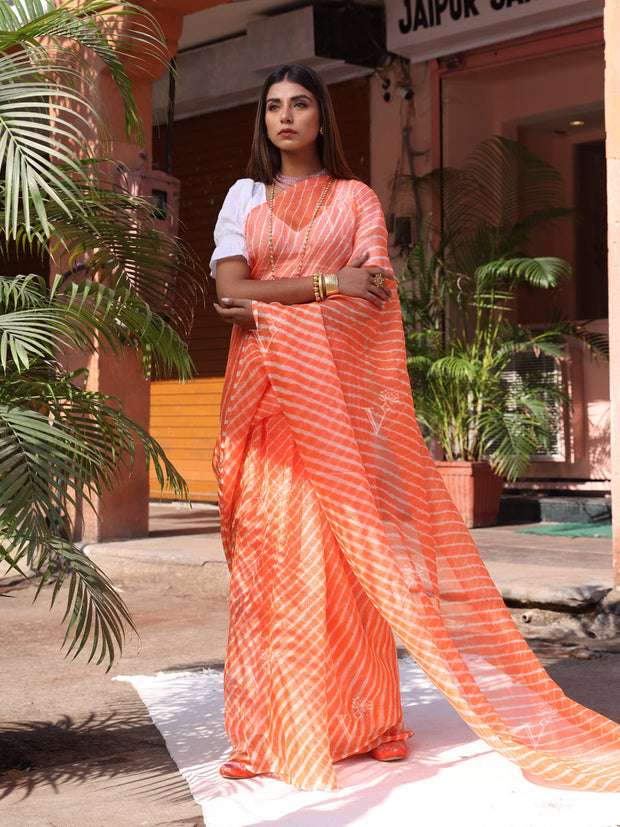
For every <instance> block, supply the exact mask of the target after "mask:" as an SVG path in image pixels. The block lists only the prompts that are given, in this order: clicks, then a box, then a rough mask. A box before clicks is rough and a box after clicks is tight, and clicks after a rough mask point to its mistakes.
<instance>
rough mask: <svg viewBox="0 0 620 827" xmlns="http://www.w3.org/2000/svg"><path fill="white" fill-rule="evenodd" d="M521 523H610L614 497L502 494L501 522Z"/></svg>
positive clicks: (505, 523)
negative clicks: (612, 498)
mask: <svg viewBox="0 0 620 827" xmlns="http://www.w3.org/2000/svg"><path fill="white" fill-rule="evenodd" d="M521 522H527V523H536V522H542V523H584V524H590V523H591V524H608V523H610V522H611V498H610V497H608V496H599V497H583V496H566V495H563V496H543V495H540V494H522V493H518V494H516V493H515V494H510V493H507V494H504V495H502V499H501V502H500V507H499V515H498V523H499V524H501V525H507V524H510V523H521Z"/></svg>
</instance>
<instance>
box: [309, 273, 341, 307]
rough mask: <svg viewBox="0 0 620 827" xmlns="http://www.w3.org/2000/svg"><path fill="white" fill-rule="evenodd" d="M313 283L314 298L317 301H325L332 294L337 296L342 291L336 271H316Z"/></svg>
mask: <svg viewBox="0 0 620 827" xmlns="http://www.w3.org/2000/svg"><path fill="white" fill-rule="evenodd" d="M312 284H313V286H314V299H315V301H317V302H323V301H325V299H328V298H329V297H330V296H335V295H336V294H337V293H339V292H340V285H339V284H338V276H337V275H336V273H314V275H313V276H312Z"/></svg>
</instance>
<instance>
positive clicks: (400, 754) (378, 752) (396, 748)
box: [370, 741, 407, 761]
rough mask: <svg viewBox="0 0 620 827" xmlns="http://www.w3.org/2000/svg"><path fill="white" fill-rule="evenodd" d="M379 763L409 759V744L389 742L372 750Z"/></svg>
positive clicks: (372, 754)
mask: <svg viewBox="0 0 620 827" xmlns="http://www.w3.org/2000/svg"><path fill="white" fill-rule="evenodd" d="M370 754H371V756H372V757H373V758H375V759H376V760H377V761H402V760H403V758H406V757H407V744H405V742H404V741H388V742H387V744H381V746H379V747H375V748H374V749H371V750H370Z"/></svg>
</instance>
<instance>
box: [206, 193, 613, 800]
mask: <svg viewBox="0 0 620 827" xmlns="http://www.w3.org/2000/svg"><path fill="white" fill-rule="evenodd" d="M324 183H325V179H315V180H313V181H306V182H304V183H303V184H301V185H298V186H297V187H294V188H291V189H290V190H286V191H285V193H283V195H282V196H280V197H279V198H278V199H276V201H275V204H274V218H273V246H274V251H275V252H276V253H277V255H276V256H275V259H274V260H275V269H276V272H275V275H276V277H278V273H282V274H286V273H289V274H290V272H295V267H294V266H293V264H294V262H295V260H296V257H297V258H298V256H299V250H300V249H301V246H302V243H303V237H304V236H305V232H306V227H307V225H308V222H309V220H310V217H311V214H312V207H313V206H314V204H316V201H317V200H318V198H319V197H320V193H321V191H322V188H323V186H324ZM267 216H268V213H267V207H266V206H265V205H261V206H259V207H256V208H254V209H253V210H252V211H251V212H250V214H249V216H248V219H247V224H246V234H247V240H248V251H249V255H250V265H251V272H252V277H254V278H267V277H269V276H270V261H269V244H268V235H266V233H267V224H268V220H267ZM300 239H301V240H300ZM362 253H367V254H368V258H367V260H366V264H368V265H371V264H373V265H380V266H382V267H385V268H386V269H387V268H389V261H388V258H387V253H386V235H385V227H384V224H383V217H382V214H381V209H380V206H379V203H378V201H377V199H376V196H374V193H372V191H371V190H369V189H368V188H367V187H365V186H364V185H362V184H360V183H359V182H350V181H337V182H334V185H333V186H332V189H331V191H330V193H329V197H328V198H327V199H326V201H325V205H324V208H323V209H322V211H321V212H320V213H319V214H318V215H317V218H316V221H315V226H313V228H312V235H311V236H310V238H309V241H308V245H307V249H306V260H305V262H304V267H303V271H302V274H304V275H307V274H310V273H312V272H316V271H321V272H328V271H333V270H336V269H339V268H340V267H342V266H344V265H345V264H346V263H347V262H349V261H351V260H353V259H354V258H356V257H357V256H359V255H361V254H362ZM253 306H254V315H255V320H256V330H254V331H241V330H239V329H235V331H234V333H233V337H232V344H231V352H230V357H229V364H228V368H227V376H226V383H225V391H224V396H223V402H222V428H221V434H220V438H219V441H218V447H217V451H216V458H215V467H216V473H217V475H218V479H219V484H220V508H221V517H222V538H223V542H224V548H225V551H226V554H227V559H228V562H229V566H230V567H231V631H230V639H229V647H228V652H227V665H226V671H225V694H226V722H227V731H228V734H229V737H230V739H231V742H232V745H233V757H237V758H242V759H243V760H245V761H247V762H248V764H249V765H250V766H251V767H252V768H253V769H254V770H255V771H257V772H275V773H277V774H278V775H280V777H282V778H283V779H284V780H286V781H289V782H291V783H294V784H295V785H296V786H298V787H300V788H302V789H333V788H334V787H335V786H336V782H335V774H334V772H333V767H332V762H333V761H335V760H338V759H339V758H342V757H345V756H346V755H350V754H352V753H355V752H362V751H365V750H368V749H371V748H372V747H373V746H377V745H378V744H380V743H383V742H384V741H388V740H394V739H399V738H405V737H407V736H408V735H409V733H407V732H405V731H404V730H403V723H402V717H401V711H400V701H399V695H398V671H397V665H396V658H395V650H394V644H393V641H392V635H391V630H394V631H395V632H396V633H397V634H398V636H399V638H400V639H401V640H402V642H403V643H404V644H405V645H406V647H407V649H408V650H409V651H410V652H411V654H412V655H413V657H414V658H415V659H416V661H417V662H418V664H419V665H420V667H421V668H422V669H423V670H424V671H425V673H426V674H427V675H428V676H429V678H430V679H431V680H432V681H433V683H434V684H435V685H436V686H437V687H438V688H439V689H440V690H441V691H442V692H443V694H444V695H445V696H446V698H447V699H448V700H449V701H450V702H451V703H452V705H453V706H454V708H455V709H456V710H457V711H458V713H459V714H460V715H461V716H462V718H463V719H464V720H465V721H466V722H467V723H468V724H469V725H470V726H471V728H472V729H473V730H474V731H475V732H476V734H477V735H479V737H481V738H482V739H483V740H485V741H486V742H487V743H488V744H489V745H490V746H491V747H493V748H494V749H496V750H497V751H498V752H500V753H501V754H502V755H504V756H506V757H507V758H509V759H510V760H512V761H514V762H515V763H516V764H518V765H519V766H520V767H521V768H522V769H523V770H525V771H527V772H530V773H532V774H534V775H536V776H538V777H539V778H541V779H544V780H546V781H547V782H553V783H557V784H561V785H568V786H574V787H576V788H580V789H586V790H605V791H620V727H619V726H618V725H616V724H614V723H613V722H611V721H609V720H608V719H606V718H604V717H602V716H600V715H598V714H597V713H595V712H592V711H591V710H588V709H586V708H584V707H582V706H580V705H578V704H576V703H574V702H573V701H571V700H569V699H568V698H567V697H566V696H565V695H564V694H563V693H562V691H561V690H560V689H559V687H558V686H557V685H556V684H555V683H553V681H551V679H550V678H549V677H548V676H547V674H546V672H545V671H544V670H543V668H542V666H541V665H540V663H539V661H538V660H537V658H536V657H535V656H534V654H533V653H532V652H531V650H530V648H529V647H528V645H527V644H526V643H525V641H524V640H523V638H522V637H521V635H520V633H519V631H518V630H517V628H516V626H515V624H514V622H513V621H512V618H511V616H510V614H509V612H508V611H507V609H506V608H505V606H504V603H503V601H502V599H501V596H500V595H499V593H498V591H497V589H496V587H495V585H494V583H493V581H492V580H491V578H490V576H489V574H488V572H487V570H486V568H485V566H484V564H483V563H482V561H481V559H480V556H479V554H478V552H477V550H476V548H475V545H474V544H473V541H472V539H471V537H470V535H469V532H468V531H467V529H466V528H465V525H464V523H463V520H462V519H461V517H460V515H459V513H458V511H457V510H456V508H455V506H454V504H453V503H452V501H451V499H450V497H449V495H448V493H447V491H446V489H445V486H444V485H443V483H442V481H441V478H440V475H439V473H438V471H437V469H436V467H435V464H434V462H433V460H432V459H431V457H430V455H429V454H428V451H427V449H426V445H425V443H424V440H423V438H422V436H421V434H420V432H419V429H418V427H417V423H416V421H415V416H414V412H413V406H412V402H411V390H410V386H409V381H408V376H407V371H406V363H405V351H404V343H403V335H402V326H401V320H400V310H399V304H398V300H397V298H396V297H394V298H393V300H392V301H391V302H390V303H389V304H388V305H386V306H385V307H384V308H383V309H381V310H379V309H377V308H375V307H374V306H372V305H371V304H370V303H368V302H365V301H363V300H359V299H351V298H347V297H343V296H336V297H333V298H330V299H329V301H327V302H324V303H311V304H307V305H298V306H293V307H286V306H283V305H280V304H276V303H272V304H265V303H261V302H255V303H254V305H253ZM421 714H423V711H421Z"/></svg>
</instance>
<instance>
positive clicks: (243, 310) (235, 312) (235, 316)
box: [213, 298, 256, 330]
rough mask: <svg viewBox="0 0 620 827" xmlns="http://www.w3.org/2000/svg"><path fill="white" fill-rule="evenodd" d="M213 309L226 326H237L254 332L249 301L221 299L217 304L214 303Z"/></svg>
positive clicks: (254, 324)
mask: <svg viewBox="0 0 620 827" xmlns="http://www.w3.org/2000/svg"><path fill="white" fill-rule="evenodd" d="M213 307H215V310H216V312H217V314H218V316H219V317H220V319H223V320H224V321H225V322H227V324H238V325H239V327H243V328H245V329H246V330H254V328H255V327H256V323H255V322H254V314H253V313H252V301H251V299H228V298H222V299H220V300H219V302H217V303H216V302H214V303H213Z"/></svg>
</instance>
